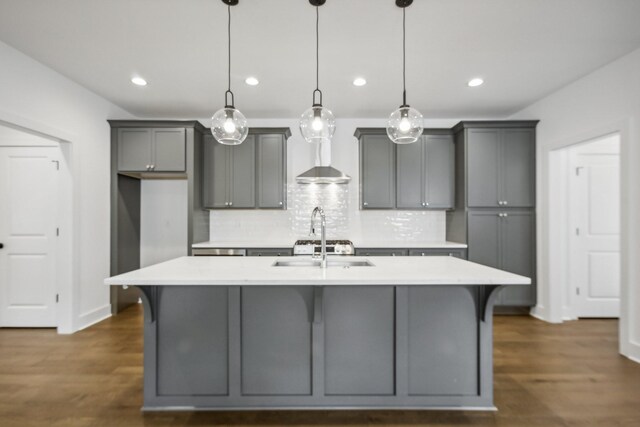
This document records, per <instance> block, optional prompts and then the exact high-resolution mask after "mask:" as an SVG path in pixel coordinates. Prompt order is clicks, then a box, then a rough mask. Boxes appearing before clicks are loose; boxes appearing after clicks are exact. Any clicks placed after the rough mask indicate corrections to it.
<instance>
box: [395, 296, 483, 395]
mask: <svg viewBox="0 0 640 427" xmlns="http://www.w3.org/2000/svg"><path fill="white" fill-rule="evenodd" d="M407 292H408V302H407V304H408V313H409V319H408V342H409V343H410V345H409V352H408V363H407V365H408V368H409V369H408V370H409V372H408V388H409V395H421V396H430V395H452V396H453V395H466V396H475V395H478V394H479V392H480V391H479V389H478V387H479V384H478V375H479V372H480V366H479V360H478V356H479V355H478V351H477V349H478V319H477V317H476V303H477V288H474V287H462V286H461V287H455V288H449V287H444V286H434V287H408V291H407ZM436 343H437V344H436Z"/></svg>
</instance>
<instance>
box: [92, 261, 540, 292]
mask: <svg viewBox="0 0 640 427" xmlns="http://www.w3.org/2000/svg"><path fill="white" fill-rule="evenodd" d="M345 258H346V259H348V260H350V261H363V260H368V261H370V262H371V263H373V266H371V267H349V268H344V267H338V266H333V267H328V268H326V269H321V268H319V267H274V266H273V264H274V262H276V261H287V260H292V261H301V260H304V259H310V257H303V256H298V257H180V258H176V259H173V260H170V261H166V262H163V263H160V264H156V265H152V266H149V267H145V268H141V269H139V270H135V271H131V272H129V273H125V274H121V275H119V276H114V277H111V278H108V279H105V281H104V283H105V284H107V285H131V286H142V285H219V286H224V285H245V286H247V285H285V286H286V285H320V286H332V285H528V284H530V283H531V279H529V278H528V277H524V276H519V275H517V274H512V273H508V272H506V271H502V270H497V269H495V268H490V267H486V266H483V265H480V264H476V263H473V262H470V261H465V260H462V259H459V258H455V257H450V256H442V257H440V256H434V257H431V256H430V257H339V256H336V257H330V259H334V260H338V259H340V260H345Z"/></svg>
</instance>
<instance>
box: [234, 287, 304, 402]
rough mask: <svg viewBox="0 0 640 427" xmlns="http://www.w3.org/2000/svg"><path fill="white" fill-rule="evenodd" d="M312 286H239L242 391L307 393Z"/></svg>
mask: <svg viewBox="0 0 640 427" xmlns="http://www.w3.org/2000/svg"><path fill="white" fill-rule="evenodd" d="M312 308H313V287H312V286H264V287H263V286H245V287H243V288H242V305H241V313H242V315H241V316H242V333H241V336H242V350H241V352H242V362H241V364H242V394H243V395H263V396H264V395H310V394H311V319H312V315H311V313H310V311H311V310H312Z"/></svg>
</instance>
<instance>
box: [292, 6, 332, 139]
mask: <svg viewBox="0 0 640 427" xmlns="http://www.w3.org/2000/svg"><path fill="white" fill-rule="evenodd" d="M309 3H311V5H312V6H315V8H316V89H315V90H314V91H313V104H312V106H311V108H309V109H308V110H306V111H305V112H304V113H302V116H300V132H301V133H302V136H303V137H304V139H305V140H306V141H307V142H331V138H333V134H334V132H335V131H336V119H335V117H333V113H332V112H331V111H330V110H329V109H327V108H325V107H323V106H322V91H321V90H320V88H319V74H320V73H319V71H320V55H319V45H320V42H319V39H320V36H319V33H320V32H319V23H320V14H319V12H318V8H319V7H320V6H322V5H323V4H324V3H325V0H309ZM316 96H317V98H316Z"/></svg>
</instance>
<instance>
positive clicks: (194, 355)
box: [154, 286, 229, 396]
mask: <svg viewBox="0 0 640 427" xmlns="http://www.w3.org/2000/svg"><path fill="white" fill-rule="evenodd" d="M157 289H158V293H159V296H158V302H157V304H158V307H157V308H156V310H155V312H156V313H158V314H159V316H158V319H157V332H156V334H157V335H156V336H157V346H158V348H157V350H154V352H156V354H157V355H158V359H157V362H156V363H157V366H156V372H157V381H158V384H157V388H158V395H160V396H194V395H206V396H211V395H226V394H228V389H229V387H228V356H227V355H228V352H229V336H228V331H229V328H228V304H229V302H228V294H227V289H228V288H227V287H223V286H220V287H218V286H191V287H190V289H189V291H188V292H185V287H184V286H159V287H158V288H157ZM194 325H195V327H194Z"/></svg>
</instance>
